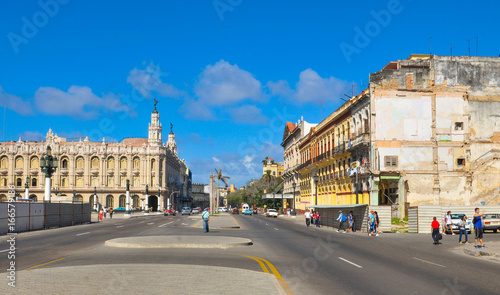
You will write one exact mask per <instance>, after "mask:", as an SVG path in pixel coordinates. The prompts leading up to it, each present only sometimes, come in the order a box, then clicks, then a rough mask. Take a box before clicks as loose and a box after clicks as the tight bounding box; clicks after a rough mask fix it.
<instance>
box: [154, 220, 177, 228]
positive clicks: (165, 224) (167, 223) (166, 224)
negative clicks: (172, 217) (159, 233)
mask: <svg viewBox="0 0 500 295" xmlns="http://www.w3.org/2000/svg"><path fill="white" fill-rule="evenodd" d="M171 223H174V222H173V221H170V222H167V223H165V224H162V225H159V226H158V227H164V226H165V225H169V224H171Z"/></svg>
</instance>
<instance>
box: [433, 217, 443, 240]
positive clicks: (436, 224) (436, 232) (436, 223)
mask: <svg viewBox="0 0 500 295" xmlns="http://www.w3.org/2000/svg"><path fill="white" fill-rule="evenodd" d="M439 226H440V225H439V221H437V218H436V217H434V218H432V223H431V229H432V239H433V240H434V245H438V244H441V243H440V242H439Z"/></svg>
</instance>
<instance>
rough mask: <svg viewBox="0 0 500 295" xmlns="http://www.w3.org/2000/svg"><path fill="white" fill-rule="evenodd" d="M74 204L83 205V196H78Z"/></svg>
mask: <svg viewBox="0 0 500 295" xmlns="http://www.w3.org/2000/svg"><path fill="white" fill-rule="evenodd" d="M74 202H75V203H83V197H82V195H76V196H75V200H74Z"/></svg>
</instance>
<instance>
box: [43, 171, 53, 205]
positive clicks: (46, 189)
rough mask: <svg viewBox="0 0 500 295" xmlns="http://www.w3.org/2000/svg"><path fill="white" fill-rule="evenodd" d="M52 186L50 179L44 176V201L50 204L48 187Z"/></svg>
mask: <svg viewBox="0 0 500 295" xmlns="http://www.w3.org/2000/svg"><path fill="white" fill-rule="evenodd" d="M51 185H52V179H51V178H50V177H47V176H45V197H44V201H45V202H49V203H50V187H51Z"/></svg>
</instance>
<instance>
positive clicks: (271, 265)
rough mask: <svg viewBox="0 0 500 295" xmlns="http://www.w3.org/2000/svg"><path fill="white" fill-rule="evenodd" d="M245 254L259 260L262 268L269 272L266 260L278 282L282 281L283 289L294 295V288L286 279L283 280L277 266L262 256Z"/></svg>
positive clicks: (289, 294)
mask: <svg viewBox="0 0 500 295" xmlns="http://www.w3.org/2000/svg"><path fill="white" fill-rule="evenodd" d="M243 256H245V257H248V258H250V259H253V260H255V261H257V262H258V263H259V265H260V267H262V270H263V271H264V272H265V273H269V271H268V270H267V268H266V266H265V264H264V262H265V263H266V264H267V267H269V269H270V270H271V271H272V272H273V275H274V276H275V277H276V279H278V282H279V283H280V285H281V287H282V288H283V290H285V292H286V294H288V295H293V291H292V289H291V288H290V287H289V286H288V285H287V283H285V280H283V277H282V276H281V275H280V273H279V272H278V270H277V269H276V267H274V265H273V264H272V263H271V262H269V261H267V260H266V259H264V258H260V257H252V256H247V255H243Z"/></svg>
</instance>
